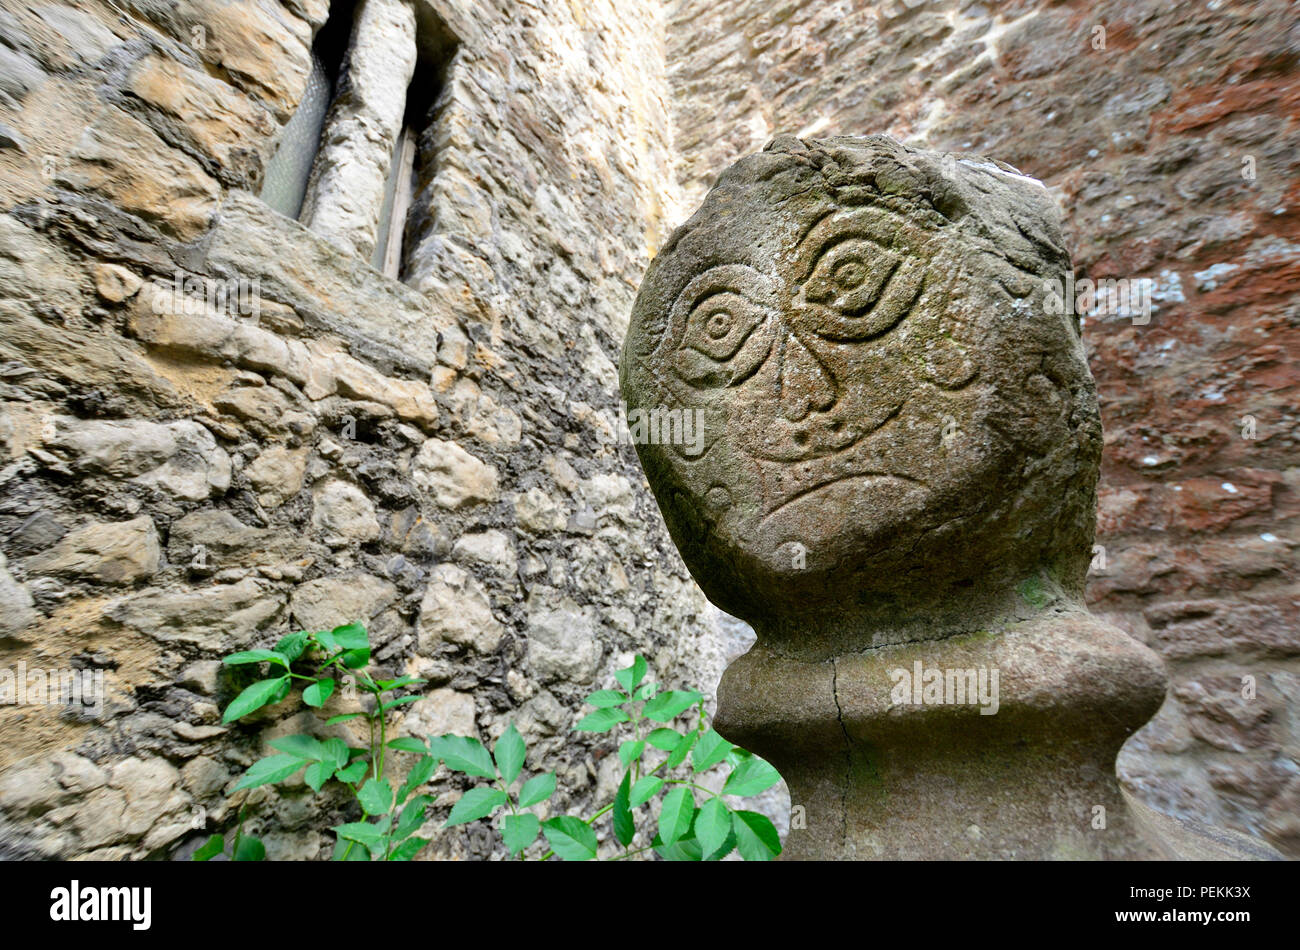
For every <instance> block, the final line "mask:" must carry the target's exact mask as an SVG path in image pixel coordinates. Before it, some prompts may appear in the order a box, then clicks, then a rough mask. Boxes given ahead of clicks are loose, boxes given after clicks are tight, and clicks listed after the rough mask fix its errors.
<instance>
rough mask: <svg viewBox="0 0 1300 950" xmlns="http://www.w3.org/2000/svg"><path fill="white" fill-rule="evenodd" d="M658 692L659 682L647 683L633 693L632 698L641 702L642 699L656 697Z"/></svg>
mask: <svg viewBox="0 0 1300 950" xmlns="http://www.w3.org/2000/svg"><path fill="white" fill-rule="evenodd" d="M657 692H659V684H658V683H646V684H645V685H644V686H642V687H641V688H640V689H638V690H637V691H636V692H635V693H634V694H633V695H632V698H633V699H635V700H637V701H638V702H640V701H642V700H646V699H652V698H654V695H655V693H657Z"/></svg>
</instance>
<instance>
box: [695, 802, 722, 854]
mask: <svg viewBox="0 0 1300 950" xmlns="http://www.w3.org/2000/svg"><path fill="white" fill-rule="evenodd" d="M729 834H731V812H730V811H728V810H727V805H726V803H725V802H723V800H722V799H721V798H710V799H709V800H708V801H707V802H705V803H704V807H702V808H701V809H700V813H699V815H697V816H696V818H695V837H696V838H697V839H698V840H699V842H700V848H701V849H703V851H704V853H705V854H706V855H710V854H712V853H713V852H714V851H717V850H718V849H719V848H721V847H722V845H723V843H724V842H725V841H726V840H727V835H729Z"/></svg>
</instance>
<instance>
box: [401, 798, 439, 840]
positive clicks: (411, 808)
mask: <svg viewBox="0 0 1300 950" xmlns="http://www.w3.org/2000/svg"><path fill="white" fill-rule="evenodd" d="M432 804H433V796H432V795H416V796H415V797H414V798H412V799H411V801H410V802H409V803H408V804H407V806H406V807H405V808H403V809H402V815H401V817H400V818H398V819H397V827H396V828H395V829H393V838H394V840H397V841H400V840H401V839H403V838H407V837H410V836H411V835H413V834H415V833H416V832H417V831H419V830H420V826H421V825H423V824H424V813H425V811H426V809H428V807H429V806H430V805H432Z"/></svg>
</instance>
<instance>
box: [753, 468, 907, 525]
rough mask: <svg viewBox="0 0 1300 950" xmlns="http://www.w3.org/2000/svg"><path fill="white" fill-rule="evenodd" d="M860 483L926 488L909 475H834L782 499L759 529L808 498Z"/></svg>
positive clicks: (886, 473)
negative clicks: (851, 483)
mask: <svg viewBox="0 0 1300 950" xmlns="http://www.w3.org/2000/svg"><path fill="white" fill-rule="evenodd" d="M854 481H857V482H861V483H862V487H864V488H865V487H868V486H871V487H874V486H882V487H883V486H886V485H891V484H892V485H897V486H899V487H901V488H903V489H905V490H907V491H916V490H919V489H924V488H927V487H928V486H927V485H926V483H925V482H923V481H921V480H920V479H917V478H913V477H911V476H910V475H899V474H897V473H894V472H857V473H854V474H852V475H835V476H832V477H830V478H827V479H826V480H824V481H820V482H815V483H812V484H810V485H807V486H805V487H803V488H801V489H799V490H798V491H796V492H794V493H793V494H791V495H788V496H786V497H784V498H782V499H781V500H780V501H779V502H778V503H777V504H776V505H775V507H772V508H770V509H769V510H768V511H767V512H766V513H765V514H764V515H763V518H762V521H760V522H759V526H760V527H764V526H766V525H767V523H768V522H769V521H771V520H772V519H773V518H775V517H777V516H778V515H779V514H781V513H782V512H783V511H785V510H786V509H788V508H789V507H790V506H792V505H795V504H798V503H799V502H803V501H805V500H807V499H808V498H809V497H810V496H813V495H816V494H819V493H823V492H828V491H829V490H831V489H835V488H839V487H842V486H844V485H845V484H846V483H848V482H854Z"/></svg>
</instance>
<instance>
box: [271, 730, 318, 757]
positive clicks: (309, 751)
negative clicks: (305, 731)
mask: <svg viewBox="0 0 1300 950" xmlns="http://www.w3.org/2000/svg"><path fill="white" fill-rule="evenodd" d="M271 748H272V749H278V750H279V751H281V752H287V753H289V754H290V755H296V756H297V757H298V758H300V759H310V760H311V761H313V762H324V761H325V760H326V759H327V758H329V754H328V753H327V752H326V751H325V746H324V745H323V744H322V743H321V741H320V740H319V739H317V738H316V737H315V736H305V735H298V736H281V737H280V738H279V739H272V740H271Z"/></svg>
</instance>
